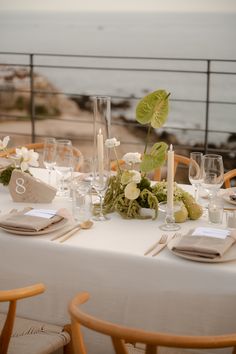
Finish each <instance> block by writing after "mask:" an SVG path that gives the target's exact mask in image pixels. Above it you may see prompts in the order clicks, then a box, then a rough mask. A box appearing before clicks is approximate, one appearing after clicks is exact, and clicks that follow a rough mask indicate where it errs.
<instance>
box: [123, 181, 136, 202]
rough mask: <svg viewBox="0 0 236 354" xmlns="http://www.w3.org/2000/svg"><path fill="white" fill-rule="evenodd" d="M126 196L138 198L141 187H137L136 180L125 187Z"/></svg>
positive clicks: (132, 198)
mask: <svg viewBox="0 0 236 354" xmlns="http://www.w3.org/2000/svg"><path fill="white" fill-rule="evenodd" d="M124 192H125V197H126V198H128V199H130V200H134V199H137V198H138V196H139V194H140V189H139V188H137V185H136V183H135V182H130V183H129V184H127V186H126V187H125V190H124Z"/></svg>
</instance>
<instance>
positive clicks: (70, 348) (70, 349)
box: [63, 324, 74, 354]
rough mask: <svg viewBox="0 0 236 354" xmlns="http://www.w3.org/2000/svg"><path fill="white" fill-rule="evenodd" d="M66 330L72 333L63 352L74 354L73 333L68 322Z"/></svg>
mask: <svg viewBox="0 0 236 354" xmlns="http://www.w3.org/2000/svg"><path fill="white" fill-rule="evenodd" d="M63 329H64V331H66V332H67V333H69V335H70V341H69V343H68V344H66V345H65V346H64V348H63V354H74V349H73V343H72V333H71V325H70V324H67V325H65V326H64V328H63Z"/></svg>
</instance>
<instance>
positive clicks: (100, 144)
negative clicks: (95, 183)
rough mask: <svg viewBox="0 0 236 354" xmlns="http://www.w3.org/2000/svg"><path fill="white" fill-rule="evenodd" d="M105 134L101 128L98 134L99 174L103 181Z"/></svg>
mask: <svg viewBox="0 0 236 354" xmlns="http://www.w3.org/2000/svg"><path fill="white" fill-rule="evenodd" d="M103 145H104V144H103V135H102V131H101V129H99V132H98V135H97V149H98V150H97V154H98V155H97V156H98V174H99V180H100V182H101V183H102V181H103V169H104V166H103V156H104V151H103Z"/></svg>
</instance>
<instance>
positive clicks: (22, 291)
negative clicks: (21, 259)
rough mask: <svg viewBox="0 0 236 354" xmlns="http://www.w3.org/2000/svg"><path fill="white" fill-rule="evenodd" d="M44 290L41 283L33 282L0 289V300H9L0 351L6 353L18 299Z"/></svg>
mask: <svg viewBox="0 0 236 354" xmlns="http://www.w3.org/2000/svg"><path fill="white" fill-rule="evenodd" d="M44 291H45V286H44V285H43V284H35V285H31V286H28V287H25V288H18V289H13V290H0V302H9V307H8V312H7V316H6V320H5V323H4V326H3V329H2V332H1V333H0V353H1V354H6V353H7V350H8V346H9V342H10V338H11V334H12V330H13V326H14V321H15V315H16V304H17V301H18V300H21V299H25V298H27V297H31V296H35V295H38V294H41V293H43V292H44Z"/></svg>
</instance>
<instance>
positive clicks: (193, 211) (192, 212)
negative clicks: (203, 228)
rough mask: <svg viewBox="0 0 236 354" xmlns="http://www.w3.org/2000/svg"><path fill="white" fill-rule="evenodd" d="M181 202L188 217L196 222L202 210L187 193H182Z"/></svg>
mask: <svg viewBox="0 0 236 354" xmlns="http://www.w3.org/2000/svg"><path fill="white" fill-rule="evenodd" d="M182 199H183V202H184V205H185V207H186V209H187V211H188V216H189V218H190V219H191V220H197V219H199V218H200V217H201V216H202V213H203V210H202V207H201V205H199V204H198V203H197V202H196V201H195V199H194V198H193V196H192V195H191V194H189V193H188V192H183V198H182Z"/></svg>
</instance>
